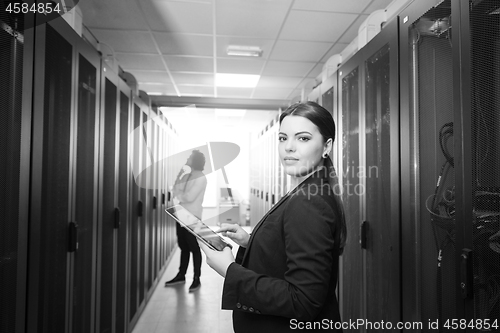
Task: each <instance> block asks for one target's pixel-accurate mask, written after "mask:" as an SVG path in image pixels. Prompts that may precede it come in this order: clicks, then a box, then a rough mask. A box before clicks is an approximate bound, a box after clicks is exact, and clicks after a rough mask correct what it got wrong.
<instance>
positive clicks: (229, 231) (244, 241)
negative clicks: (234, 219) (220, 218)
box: [217, 223, 250, 247]
mask: <svg viewBox="0 0 500 333" xmlns="http://www.w3.org/2000/svg"><path fill="white" fill-rule="evenodd" d="M217 232H219V233H221V234H222V236H224V237H229V238H230V239H231V240H232V241H233V242H235V243H236V244H238V245H239V246H241V247H247V245H248V240H249V239H250V235H249V234H248V233H247V232H246V231H245V230H243V228H242V227H240V226H239V225H238V224H232V223H222V224H221V227H220V229H219V230H217Z"/></svg>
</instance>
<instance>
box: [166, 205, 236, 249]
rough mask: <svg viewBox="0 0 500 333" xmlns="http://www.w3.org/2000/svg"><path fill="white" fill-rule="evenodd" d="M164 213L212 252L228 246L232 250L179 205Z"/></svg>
mask: <svg viewBox="0 0 500 333" xmlns="http://www.w3.org/2000/svg"><path fill="white" fill-rule="evenodd" d="M165 211H166V212H167V214H168V215H170V216H172V217H173V218H174V219H175V220H176V221H177V222H178V223H179V224H180V225H181V226H183V227H184V228H186V230H187V231H189V232H190V233H192V234H193V235H194V236H195V237H196V238H197V239H199V240H200V241H201V242H203V243H204V244H205V245H207V246H208V247H209V248H211V249H212V250H216V251H222V250H223V249H224V248H225V247H226V246H229V248H231V249H232V248H233V247H232V246H231V244H229V243H227V242H226V241H225V240H224V239H223V238H222V237H221V236H219V235H218V234H217V233H215V231H213V230H212V229H210V228H209V227H208V226H207V225H206V224H205V223H203V222H202V221H201V220H200V219H198V218H197V217H196V216H194V215H193V214H191V213H190V212H189V211H188V210H187V209H186V208H184V207H182V206H181V205H175V206H172V207H170V208H167V209H165Z"/></svg>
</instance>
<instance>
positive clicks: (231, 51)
mask: <svg viewBox="0 0 500 333" xmlns="http://www.w3.org/2000/svg"><path fill="white" fill-rule="evenodd" d="M226 53H227V55H229V56H239V57H260V56H262V50H261V49H260V47H258V46H243V45H229V46H228V47H227V50H226Z"/></svg>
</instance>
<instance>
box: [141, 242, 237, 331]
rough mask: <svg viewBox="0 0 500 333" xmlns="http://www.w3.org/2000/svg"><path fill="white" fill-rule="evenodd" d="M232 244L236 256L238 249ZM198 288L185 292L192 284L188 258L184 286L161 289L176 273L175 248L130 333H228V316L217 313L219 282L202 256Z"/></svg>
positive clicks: (219, 309)
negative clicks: (199, 285)
mask: <svg viewBox="0 0 500 333" xmlns="http://www.w3.org/2000/svg"><path fill="white" fill-rule="evenodd" d="M232 244H233V253H234V254H235V255H236V251H237V249H238V246H237V245H235V244H234V243H232ZM202 256H203V263H202V266H201V279H200V280H201V287H200V289H198V290H197V291H195V292H192V293H190V292H189V291H188V288H189V286H190V285H191V282H192V280H193V266H192V261H193V260H192V257H191V258H190V261H189V267H188V271H187V274H186V283H185V284H180V285H175V286H171V287H164V285H165V282H166V281H168V280H170V279H172V278H173V277H174V276H175V275H176V274H177V271H178V268H179V261H180V252H179V248H177V249H176V250H175V252H174V253H173V257H172V259H171V260H170V263H169V264H168V266H167V268H166V270H165V273H164V274H163V276H162V278H161V281H160V283H159V284H158V286H157V287H156V289H155V291H154V292H153V295H152V296H151V299H150V300H149V303H148V304H147V305H146V308H145V309H144V312H143V313H142V315H141V317H140V318H139V320H138V322H137V324H136V326H135V328H134V329H133V331H132V333H160V332H161V333H232V332H233V323H232V312H231V311H227V310H221V295H222V285H223V283H224V280H223V278H222V277H221V276H220V275H219V274H217V273H216V272H215V271H214V270H213V269H211V268H210V267H209V266H208V265H207V262H206V257H205V254H203V252H202Z"/></svg>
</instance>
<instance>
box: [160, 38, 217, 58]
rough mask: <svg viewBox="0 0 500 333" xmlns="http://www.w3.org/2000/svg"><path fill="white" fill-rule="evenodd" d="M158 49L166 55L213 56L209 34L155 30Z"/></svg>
mask: <svg viewBox="0 0 500 333" xmlns="http://www.w3.org/2000/svg"><path fill="white" fill-rule="evenodd" d="M153 36H154V38H155V39H156V41H157V43H158V46H159V48H160V51H161V52H162V53H163V54H168V55H191V56H213V53H214V51H213V38H212V37H211V36H200V35H189V34H178V33H167V32H163V33H162V32H155V33H153Z"/></svg>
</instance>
